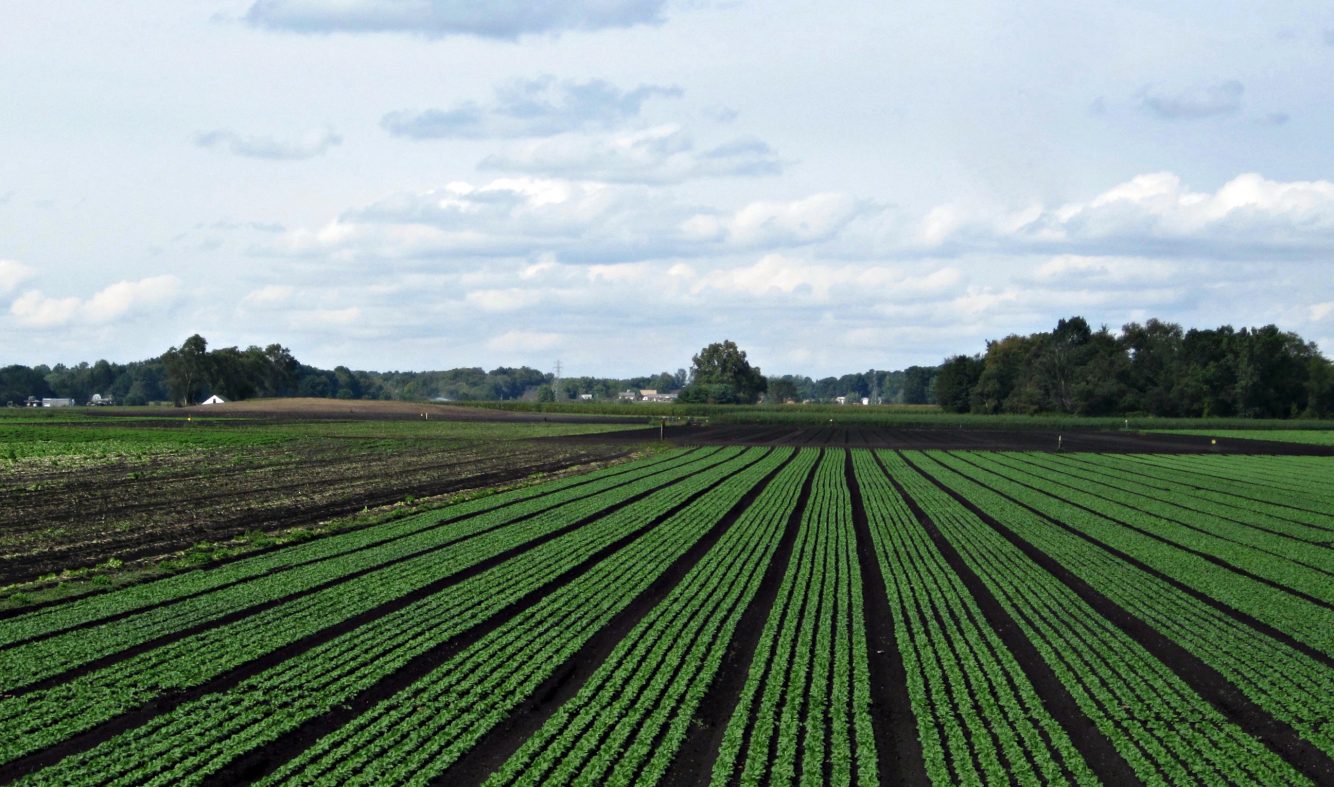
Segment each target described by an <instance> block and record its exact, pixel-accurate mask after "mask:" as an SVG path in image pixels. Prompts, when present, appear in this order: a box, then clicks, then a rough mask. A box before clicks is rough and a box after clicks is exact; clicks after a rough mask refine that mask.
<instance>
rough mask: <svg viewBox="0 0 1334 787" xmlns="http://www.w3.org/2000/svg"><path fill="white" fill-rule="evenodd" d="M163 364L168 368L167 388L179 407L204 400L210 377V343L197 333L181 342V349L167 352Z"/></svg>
mask: <svg viewBox="0 0 1334 787" xmlns="http://www.w3.org/2000/svg"><path fill="white" fill-rule="evenodd" d="M162 364H163V366H164V367H165V368H166V373H167V388H168V389H169V390H170V391H171V398H172V401H174V402H175V403H176V406H177V407H180V406H181V405H182V404H194V403H195V402H197V401H199V400H200V399H201V398H203V397H202V396H201V395H200V394H201V393H202V392H203V388H204V383H205V381H207V380H208V376H209V357H208V342H207V341H206V340H205V339H204V337H203V336H200V335H199V334H197V333H196V334H195V335H193V336H191V337H190V338H189V339H186V340H185V341H183V342H181V346H180V348H179V349H178V348H176V347H172V348H171V349H170V350H167V352H166V353H165V354H164V355H163V356H162Z"/></svg>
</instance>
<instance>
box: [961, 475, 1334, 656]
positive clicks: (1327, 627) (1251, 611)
mask: <svg viewBox="0 0 1334 787" xmlns="http://www.w3.org/2000/svg"><path fill="white" fill-rule="evenodd" d="M957 456H959V457H960V458H962V459H963V460H965V461H967V463H968V464H970V465H973V466H975V467H977V468H978V469H979V470H985V471H988V472H990V473H993V474H995V475H996V476H998V477H1000V478H1001V479H1004V482H1005V483H1006V485H1007V487H1006V489H1007V493H1009V494H1012V495H1013V496H1014V497H1015V498H1016V499H1018V500H1021V501H1022V502H1023V503H1025V504H1026V505H1031V506H1033V507H1034V509H1036V510H1038V511H1040V512H1041V513H1043V514H1045V515H1047V516H1049V517H1051V518H1052V519H1054V520H1056V521H1060V522H1066V523H1069V524H1072V525H1075V526H1076V527H1078V528H1079V530H1080V531H1081V532H1082V533H1085V534H1087V535H1088V536H1090V537H1092V538H1094V539H1097V540H1098V541H1100V542H1102V543H1104V544H1106V545H1108V546H1109V547H1111V548H1113V549H1117V550H1119V551H1121V552H1124V553H1126V554H1128V555H1130V556H1131V557H1133V558H1135V559H1136V560H1139V561H1142V562H1143V563H1144V564H1146V565H1148V566H1150V567H1152V568H1153V569H1154V570H1156V571H1158V572H1160V573H1162V574H1164V575H1166V576H1171V577H1175V578H1177V579H1179V580H1180V581H1181V582H1183V583H1185V584H1187V585H1189V586H1190V587H1192V588H1195V589H1197V590H1199V591H1201V592H1203V593H1205V594H1207V595H1208V596H1210V597H1212V598H1214V599H1217V600H1218V601H1220V602H1222V603H1224V604H1226V605H1228V606H1230V607H1232V608H1233V609H1236V610H1239V611H1241V612H1243V613H1246V614H1248V615H1250V616H1252V617H1254V618H1256V619H1258V620H1261V621H1264V622H1265V623H1267V624H1268V625H1270V626H1273V627H1274V628H1277V629H1279V630H1280V631H1283V632H1284V633H1286V634H1288V635H1289V636H1292V637H1294V638H1295V639H1298V640H1300V641H1301V642H1304V643H1306V644H1307V645H1310V646H1311V647H1313V648H1316V649H1318V650H1320V651H1322V652H1324V653H1325V654H1327V655H1334V611H1332V610H1330V609H1329V608H1327V607H1322V606H1319V605H1316V604H1313V603H1311V602H1310V601H1308V600H1306V599H1303V598H1299V597H1297V596H1295V595H1293V594H1291V593H1289V592H1286V591H1284V590H1282V589H1280V588H1276V587H1273V586H1272V585H1268V584H1264V583H1261V582H1257V581H1256V580H1255V579H1253V578H1251V577H1247V576H1245V575H1243V574H1241V573H1238V572H1237V571H1235V570H1233V569H1231V568H1228V567H1226V566H1223V565H1219V564H1218V563H1216V562H1214V561H1211V560H1209V559H1208V558H1206V557H1205V556H1203V555H1200V554H1195V553H1193V552H1189V551H1187V550H1185V549H1182V548H1181V546H1180V545H1178V544H1175V543H1169V542H1166V541H1164V540H1163V539H1162V538H1161V537H1160V536H1159V534H1158V533H1156V532H1145V530H1144V529H1143V528H1136V527H1129V526H1127V525H1126V524H1125V523H1124V522H1122V521H1119V517H1118V518H1116V519H1113V518H1110V517H1109V516H1107V512H1106V510H1105V508H1106V507H1099V506H1088V505H1078V504H1077V502H1076V501H1072V500H1067V499H1066V497H1067V495H1065V494H1060V495H1058V494H1054V493H1053V492H1051V491H1050V490H1049V489H1048V486H1049V484H1048V482H1047V481H1046V480H1045V479H1043V478H1040V477H1033V476H1028V475H1025V474H1022V473H1018V472H1015V471H1014V470H1013V469H1011V468H1007V467H1005V466H1004V465H1002V464H1000V463H997V462H994V461H993V458H992V456H991V455H989V454H985V453H981V452H968V453H961V454H958V455H957ZM1069 496H1070V497H1074V495H1073V494H1071V495H1069ZM1089 502H1092V501H1089Z"/></svg>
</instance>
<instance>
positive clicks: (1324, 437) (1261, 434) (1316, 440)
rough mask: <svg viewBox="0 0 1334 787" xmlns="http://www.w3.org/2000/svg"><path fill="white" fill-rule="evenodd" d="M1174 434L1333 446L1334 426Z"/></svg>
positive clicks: (1187, 431) (1216, 430)
mask: <svg viewBox="0 0 1334 787" xmlns="http://www.w3.org/2000/svg"><path fill="white" fill-rule="evenodd" d="M1175 434H1192V435H1199V436H1201V437H1210V438H1222V439H1224V440H1233V439H1236V440H1274V441H1277V442H1280V443H1301V444H1302V445H1331V446H1334V426H1331V428H1329V429H1324V430H1314V429H1291V430H1289V429H1284V430H1273V429H1212V430H1211V429H1182V430H1178V431H1176V432H1175Z"/></svg>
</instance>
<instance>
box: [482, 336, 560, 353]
mask: <svg viewBox="0 0 1334 787" xmlns="http://www.w3.org/2000/svg"><path fill="white" fill-rule="evenodd" d="M563 340H564V337H563V336H561V334H559V333H549V332H545V331H505V332H504V333H502V334H500V335H499V336H494V337H492V338H490V339H488V340H487V341H486V348H487V349H488V350H493V351H495V352H506V353H513V352H534V351H539V350H550V349H552V348H554V347H557V346H558V345H560V343H561V342H562V341H563Z"/></svg>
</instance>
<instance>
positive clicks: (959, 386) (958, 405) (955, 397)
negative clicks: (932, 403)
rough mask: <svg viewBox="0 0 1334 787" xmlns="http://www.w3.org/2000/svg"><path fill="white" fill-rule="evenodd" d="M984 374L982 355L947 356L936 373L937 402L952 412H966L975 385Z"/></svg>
mask: <svg viewBox="0 0 1334 787" xmlns="http://www.w3.org/2000/svg"><path fill="white" fill-rule="evenodd" d="M981 376H982V356H980V355H973V356H967V355H956V356H954V357H952V358H946V359H945V362H944V363H943V364H941V365H940V372H939V373H937V374H936V402H937V403H938V404H939V405H940V406H941V408H942V409H944V410H946V411H948V412H951V413H966V412H968V408H969V406H970V401H969V397H971V396H972V393H973V387H974V386H975V385H977V380H978V378H979V377H981Z"/></svg>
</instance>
